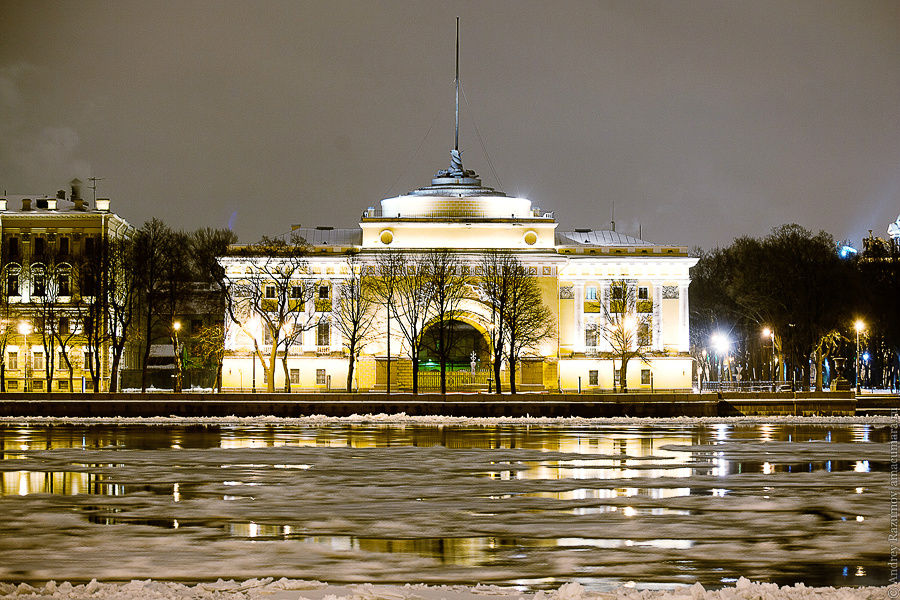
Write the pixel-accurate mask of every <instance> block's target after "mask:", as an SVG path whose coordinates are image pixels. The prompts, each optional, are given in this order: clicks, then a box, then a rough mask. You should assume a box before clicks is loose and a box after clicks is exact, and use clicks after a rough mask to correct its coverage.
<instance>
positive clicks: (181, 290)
mask: <svg viewBox="0 0 900 600" xmlns="http://www.w3.org/2000/svg"><path fill="white" fill-rule="evenodd" d="M160 258H161V259H162V261H161V265H160V266H161V285H160V286H159V291H160V294H159V297H158V303H157V307H158V309H159V320H160V321H161V324H162V325H163V327H164V328H165V330H166V331H168V332H169V342H170V343H171V344H172V353H173V354H174V355H175V376H174V381H173V382H172V388H173V391H174V392H181V390H182V386H183V380H182V376H183V373H184V357H183V356H182V351H181V346H180V344H179V340H178V331H179V330H180V327H181V323H178V322H176V321H177V316H178V313H179V312H182V311H183V310H184V308H185V304H186V302H187V301H188V295H189V293H190V291H191V286H192V283H193V282H192V278H191V276H192V273H191V268H190V267H191V263H190V238H189V237H188V234H186V233H184V232H183V231H169V233H168V236H167V239H166V243H165V244H164V245H163V247H162V252H161V253H160Z"/></svg>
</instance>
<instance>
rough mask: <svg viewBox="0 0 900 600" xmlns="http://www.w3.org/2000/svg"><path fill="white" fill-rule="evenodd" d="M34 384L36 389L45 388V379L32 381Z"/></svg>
mask: <svg viewBox="0 0 900 600" xmlns="http://www.w3.org/2000/svg"><path fill="white" fill-rule="evenodd" d="M32 386H33V387H34V389H36V390H43V389H44V380H43V379H35V380H34V381H33V382H32Z"/></svg>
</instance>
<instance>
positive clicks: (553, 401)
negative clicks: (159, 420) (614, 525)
mask: <svg viewBox="0 0 900 600" xmlns="http://www.w3.org/2000/svg"><path fill="white" fill-rule="evenodd" d="M760 396H762V397H760ZM855 410H856V400H855V398H853V396H852V394H850V395H848V394H846V393H844V394H818V395H815V394H812V395H811V394H802V393H779V394H771V395H768V394H716V393H703V394H681V393H669V394H667V393H656V394H577V395H576V394H517V395H515V396H511V395H504V396H502V397H498V396H493V395H488V394H447V395H446V396H441V395H440V394H419V395H418V396H413V395H412V394H391V395H390V396H387V395H385V394H340V393H334V394H321V393H295V394H203V395H199V394H173V393H165V392H164V393H152V394H67V395H62V394H52V395H39V394H23V393H20V394H15V393H5V394H0V416H9V417H32V416H33V417H38V416H43V417H94V418H104V417H168V416H179V417H227V416H237V417H255V416H269V415H271V416H276V417H302V416H309V415H327V416H334V417H346V416H350V415H354V414H379V413H384V414H399V413H405V414H407V415H446V416H458V417H525V416H532V417H680V416H687V417H716V416H738V415H823V416H824V415H853V414H854V413H855Z"/></svg>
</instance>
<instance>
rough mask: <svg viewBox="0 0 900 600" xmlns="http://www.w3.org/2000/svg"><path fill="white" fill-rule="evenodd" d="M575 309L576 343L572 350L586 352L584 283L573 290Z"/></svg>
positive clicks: (578, 284) (577, 284) (576, 285)
mask: <svg viewBox="0 0 900 600" xmlns="http://www.w3.org/2000/svg"><path fill="white" fill-rule="evenodd" d="M573 295H574V296H575V300H574V302H575V307H574V310H573V311H572V312H573V313H574V315H575V343H574V344H572V349H573V350H574V351H575V352H584V282H581V283H576V284H575V287H574V289H573Z"/></svg>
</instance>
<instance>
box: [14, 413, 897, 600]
mask: <svg viewBox="0 0 900 600" xmlns="http://www.w3.org/2000/svg"><path fill="white" fill-rule="evenodd" d="M893 423H896V420H891V419H890V418H887V417H864V418H808V417H807V418H797V417H791V418H766V419H760V418H752V419H747V418H738V419H735V418H730V419H454V418H436V417H406V416H397V415H391V416H384V415H360V416H357V417H354V418H347V419H334V418H325V417H310V418H306V419H268V418H252V419H238V418H231V419H181V418H165V419H115V420H109V419H102V420H93V419H32V418H28V419H2V420H0V458H2V460H0V531H2V534H0V556H2V559H0V580H4V581H7V582H15V584H16V585H18V584H19V583H20V582H26V585H28V584H32V585H34V588H30V587H21V588H17V587H10V586H9V584H4V586H2V587H0V593H2V594H4V595H7V596H9V595H14V594H16V593H25V592H28V593H29V594H32V595H37V596H40V595H43V596H45V597H48V598H52V597H59V598H63V597H69V598H82V597H85V598H87V597H92V598H113V597H116V598H130V597H141V598H156V597H159V598H162V597H171V598H180V597H198V598H203V597H209V598H226V597H233V598H263V597H265V598H281V597H284V598H288V597H289V598H308V599H309V600H326V598H328V597H330V598H328V600H337V599H344V598H346V599H348V600H368V599H372V600H374V599H375V598H386V599H391V598H396V599H397V600H405V599H415V598H423V599H425V600H430V599H434V600H439V599H440V598H447V599H448V600H452V599H454V598H460V599H464V598H474V597H484V596H494V597H501V598H502V597H509V598H520V597H523V598H527V599H532V598H533V599H534V600H578V599H580V598H584V599H586V600H588V599H591V598H600V597H608V598H616V597H623V598H632V597H633V598H637V597H654V596H651V595H648V596H639V595H638V594H641V593H643V594H651V592H650V591H648V590H646V589H639V588H646V587H647V586H651V587H668V588H671V589H670V590H669V591H665V592H663V591H653V592H652V594H662V595H660V596H658V597H668V598H676V597H679V598H695V597H696V598H706V597H709V598H723V599H724V598H795V597H796V598H811V597H833V598H856V597H884V596H885V594H886V593H887V591H888V590H887V589H886V588H877V587H874V588H865V589H863V588H861V587H858V586H861V585H884V584H887V583H888V582H889V580H890V571H889V568H888V560H889V558H890V549H889V545H888V542H887V535H888V531H889V529H890V526H891V521H890V519H891V516H890V511H889V507H890V502H891V495H890V494H891V487H890V475H891V469H890V465H891V464H892V455H891V446H890V442H891V432H892V431H893V430H892V429H891V427H889V425H891V424H893ZM742 576H743V577H747V578H749V579H753V580H757V581H768V582H770V583H767V584H750V583H749V582H748V581H746V580H739V578H740V577H742ZM94 577H96V578H97V579H98V580H100V581H106V582H110V581H128V580H132V579H138V580H141V581H138V582H132V583H127V584H126V583H118V584H112V583H91V584H84V583H83V582H85V581H88V580H90V579H91V578H94ZM220 577H221V578H224V579H234V580H236V581H230V582H229V581H221V582H217V583H199V584H197V583H196V582H214V581H216V580H217V579H218V578H220ZM259 577H266V578H267V579H253V578H259ZM145 578H151V581H143V580H144V579H145ZM281 578H288V579H281ZM52 579H55V580H57V581H59V580H69V581H72V582H81V583H80V587H79V586H73V584H68V585H67V584H58V585H57V584H53V585H51V584H46V583H45V582H47V581H49V580H52ZM311 579H317V580H321V581H328V582H329V583H330V585H329V586H324V584H313V583H309V582H308V581H307V582H306V583H303V582H302V581H301V580H311ZM173 581H182V582H194V583H193V584H192V585H189V586H186V585H185V586H182V585H181V584H177V583H172V582H173ZM298 581H301V582H299V583H298ZM628 581H636V582H638V584H637V588H632V587H623V583H624V582H628ZM736 581H737V583H735V582H736ZM800 581H802V582H804V583H805V584H806V586H809V587H805V586H799V587H791V588H779V587H778V585H776V584H794V583H796V582H800ZM406 582H409V583H410V584H416V585H410V586H402V585H396V584H398V583H406ZM477 582H481V583H483V584H487V585H483V586H480V587H472V586H473V585H474V584H475V583H477ZM695 582H700V583H702V584H703V585H705V586H706V587H707V588H709V589H712V588H720V587H722V586H725V587H724V588H723V589H722V590H720V591H716V592H706V591H704V590H703V589H701V588H699V587H690V584H694V583H695ZM366 584H369V585H366ZM422 584H427V585H430V586H432V587H424V586H423V585H422ZM564 584H565V585H564ZM685 584H688V585H687V586H685ZM491 585H498V586H500V587H497V588H495V587H490V586H491ZM827 585H840V586H847V587H841V588H838V589H836V590H827V589H823V586H827ZM47 586H50V587H49V588H48V587H47ZM54 586H55V587H54ZM217 586H218V587H217ZM279 586H281V587H279ZM286 586H287V587H286ZM290 586H306V587H301V588H292V587H290ZM448 586H449V587H448ZM582 586H583V587H582ZM814 586H819V587H818V588H816V589H815V590H813V587H814ZM849 586H856V587H849ZM866 590H870V591H866ZM62 594H69V595H68V596H66V595H62ZM601 594H606V596H603V595H601ZM665 594H668V595H665ZM714 594H719V595H714ZM865 594H869V596H866V595H865ZM879 594H880V595H879Z"/></svg>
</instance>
